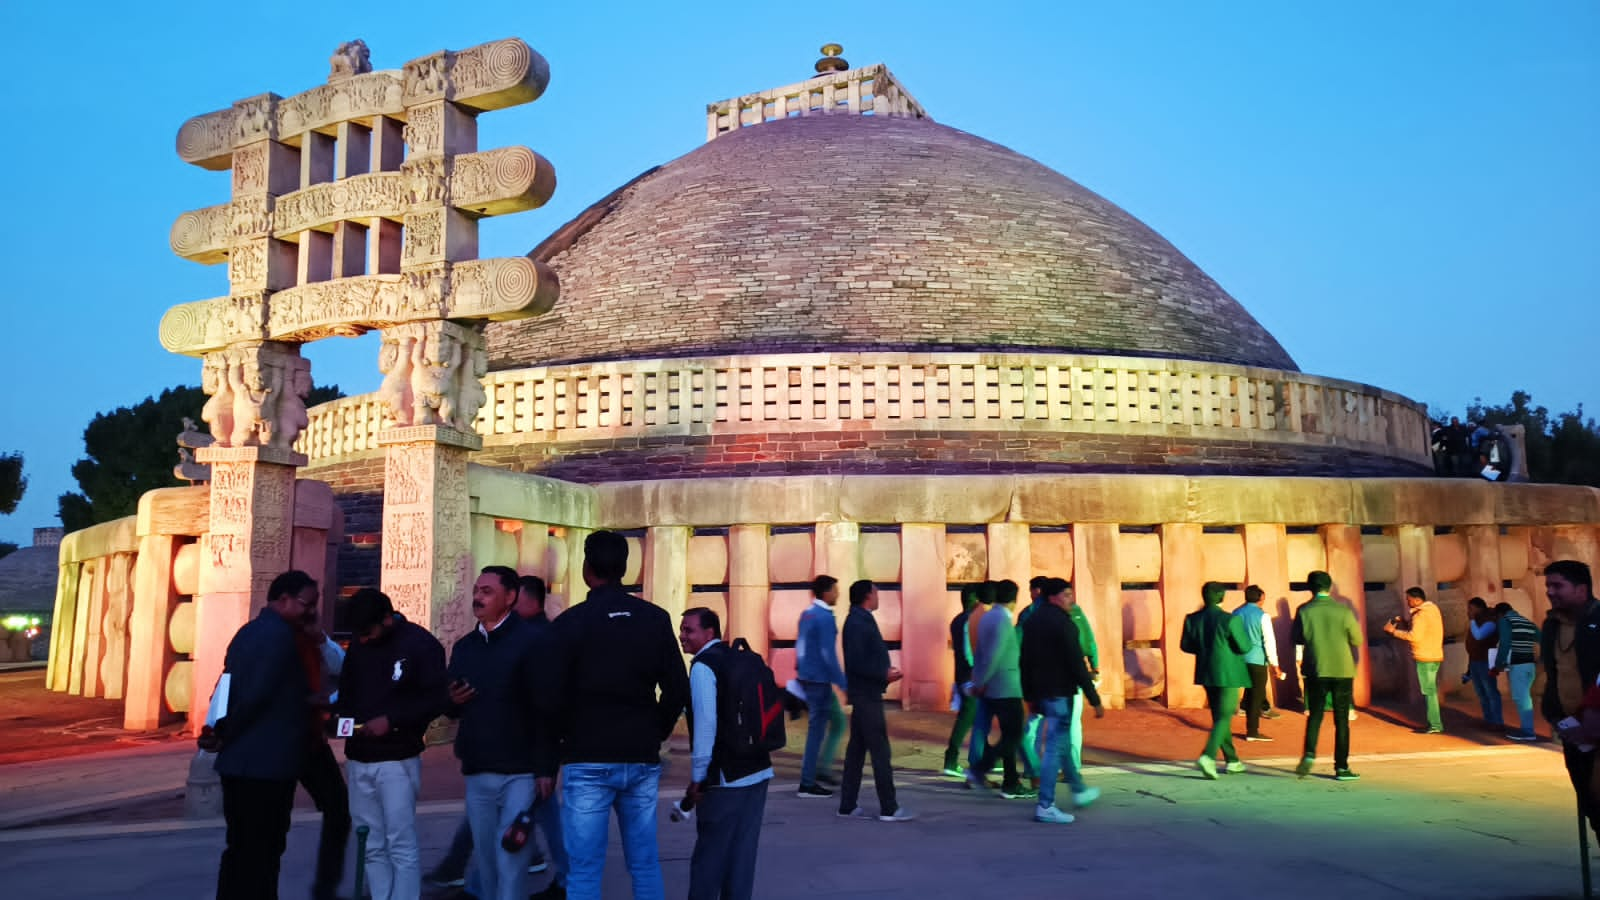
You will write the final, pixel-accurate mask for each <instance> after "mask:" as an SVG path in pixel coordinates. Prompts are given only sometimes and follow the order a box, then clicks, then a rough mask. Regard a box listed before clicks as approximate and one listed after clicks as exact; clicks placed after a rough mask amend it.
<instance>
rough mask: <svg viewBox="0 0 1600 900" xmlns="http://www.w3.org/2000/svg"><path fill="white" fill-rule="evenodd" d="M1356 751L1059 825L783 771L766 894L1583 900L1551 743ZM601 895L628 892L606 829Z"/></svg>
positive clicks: (671, 862)
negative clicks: (890, 813) (844, 813)
mask: <svg viewBox="0 0 1600 900" xmlns="http://www.w3.org/2000/svg"><path fill="white" fill-rule="evenodd" d="M437 752H438V751H437V750H434V751H430V753H437ZM1357 762H1358V763H1359V770H1360V771H1361V772H1362V774H1363V776H1364V777H1363V779H1362V780H1361V781H1360V782H1357V783H1354V784H1342V783H1337V782H1334V781H1332V780H1331V779H1329V778H1327V777H1325V776H1326V773H1325V772H1324V773H1319V775H1318V776H1316V777H1312V778H1308V779H1305V780H1298V779H1296V778H1294V776H1293V775H1292V774H1291V773H1290V772H1289V771H1288V770H1289V768H1290V766H1292V764H1293V760H1292V758H1290V757H1287V756H1285V757H1279V758H1269V759H1261V760H1257V761H1255V762H1253V763H1252V765H1251V770H1250V771H1249V772H1247V773H1245V774H1243V775H1233V776H1224V777H1223V778H1222V779H1221V780H1220V781H1216V782H1208V781H1205V780H1203V779H1201V778H1200V777H1199V776H1198V775H1197V774H1196V773H1195V772H1194V771H1193V769H1192V768H1191V767H1190V766H1189V765H1187V764H1164V763H1153V762H1129V763H1124V764H1120V765H1115V766H1095V767H1093V768H1092V769H1091V770H1090V771H1089V773H1088V776H1089V778H1090V781H1091V783H1093V784H1096V785H1098V786H1099V787H1101V788H1103V789H1104V790H1105V795H1104V796H1103V797H1102V799H1101V800H1100V802H1099V803H1097V804H1096V805H1095V806H1094V807H1093V808H1091V809H1089V810H1088V811H1086V812H1084V813H1083V815H1082V816H1081V818H1080V819H1079V821H1078V822H1076V823H1074V824H1072V825H1066V826H1049V825H1039V824H1035V823H1033V822H1032V821H1031V818H1030V813H1031V808H1032V803H1031V802H1030V801H1006V800H1002V799H999V798H998V797H986V796H978V795H976V794H974V793H972V792H969V791H967V790H965V789H963V788H961V787H960V786H959V785H957V784H955V783H954V782H951V781H948V780H946V779H944V778H941V777H939V776H937V775H935V774H933V773H930V772H926V771H901V772H898V773H897V781H898V783H899V784H900V785H901V789H902V802H903V803H905V804H906V805H908V806H910V807H912V808H913V809H915V810H917V811H918V812H919V813H920V814H921V818H920V819H919V820H918V821H915V822H911V823H906V824H888V823H880V822H877V821H875V820H874V821H869V822H860V821H843V820H839V819H837V818H836V817H835V816H834V810H835V806H834V804H833V803H831V802H828V801H808V800H800V799H798V798H796V797H795V795H794V792H793V788H794V782H793V780H792V776H787V777H784V778H781V779H780V781H778V782H776V783H775V785H774V788H773V792H772V794H771V796H770V799H769V802H768V807H767V815H766V824H765V827H764V830H763V834H762V853H761V860H760V867H759V871H760V879H761V881H760V889H759V890H758V892H757V896H758V897H763V898H776V900H784V898H802V897H805V898H809V897H815V896H818V895H826V896H832V897H839V898H849V900H868V898H873V900H876V898H897V897H908V898H909V897H918V898H925V897H974V896H980V895H982V896H995V895H997V894H998V895H1000V896H1004V897H1007V898H1013V897H1014V898H1030V897H1058V896H1063V895H1066V894H1068V893H1071V894H1073V895H1076V896H1080V897H1112V896H1121V897H1165V896H1176V895H1180V894H1182V895H1189V896H1197V897H1209V896H1223V895H1227V894H1230V893H1236V892H1239V893H1243V894H1247V895H1249V896H1252V897H1271V896H1284V895H1291V894H1292V895H1293V896H1295V897H1296V898H1297V900H1315V898H1322V897H1327V898H1348V897H1352V896H1358V897H1360V898H1362V900H1386V898H1407V897H1439V898H1446V897H1448V898H1468V897H1483V898H1512V897H1527V898H1533V897H1541V898H1543V897H1576V896H1580V891H1579V872H1578V856H1577V849H1576V837H1575V834H1576V832H1575V822H1574V814H1573V812H1572V801H1571V794H1570V789H1569V788H1568V787H1567V786H1566V784H1565V782H1564V779H1563V776H1562V771H1561V766H1560V757H1559V755H1558V754H1557V753H1556V752H1555V751H1554V749H1553V748H1552V747H1549V746H1542V745H1541V746H1531V747H1523V746H1496V747H1485V748H1467V749H1459V750H1442V751H1421V752H1411V753H1392V754H1380V755H1376V756H1367V757H1359V756H1358V758H1357ZM1323 768H1327V764H1326V763H1324V766H1323ZM680 780H681V772H680V773H679V774H678V775H676V776H674V775H669V776H668V778H667V785H669V786H670V787H667V788H665V789H664V790H663V795H664V796H665V797H673V796H676V795H677V793H678V791H679V787H678V782H679V781H680ZM865 799H866V802H865V805H867V806H868V807H869V809H871V808H874V807H875V804H874V803H873V802H872V800H871V798H870V796H869V797H867V798H865ZM460 808H461V804H460V802H459V801H430V802H427V803H425V804H424V805H423V806H422V808H421V810H420V811H421V815H420V819H419V821H420V823H421V830H422V843H423V847H424V857H425V859H429V860H431V859H435V858H437V856H438V855H439V853H440V852H441V851H442V850H443V848H444V846H445V845H446V844H447V843H448V841H449V838H450V833H451V831H452V829H453V828H454V827H455V824H456V821H457V818H458V815H459V811H460ZM663 809H665V804H663ZM316 829H317V824H316V818H315V815H314V814H311V813H308V812H305V811H302V812H300V813H298V814H297V816H296V824H295V826H294V829H293V832H292V833H291V835H290V840H289V849H288V852H287V853H286V854H285V862H286V869H285V875H284V879H283V896H284V897H289V898H292V897H301V896H306V894H307V890H308V886H309V884H308V878H309V864H310V862H311V860H312V858H313V855H314V852H315V840H316ZM660 842H661V851H662V859H663V869H664V873H665V877H666V880H667V884H668V894H669V896H676V895H680V894H681V893H682V892H683V891H684V890H685V886H686V884H687V873H688V858H689V853H690V850H691V848H692V845H693V829H692V827H690V826H679V825H673V824H671V823H669V822H668V821H667V819H666V817H665V816H664V815H663V816H662V817H661V826H660ZM221 846H222V832H221V827H220V825H219V823H216V822H215V821H209V822H205V821H202V822H191V821H181V820H179V821H158V822H145V823H132V824H119V823H91V824H83V825H70V826H57V827H38V828H30V829H14V830H10V831H0V860H3V862H4V866H5V870H6V873H7V874H6V879H5V890H4V891H3V893H4V894H5V895H6V896H7V897H17V898H33V897H50V898H62V900H73V898H85V900H87V898H111V897H144V896H162V897H180V898H200V897H207V896H210V893H209V892H210V890H211V886H212V884H213V878H214V877H215V866H216V860H217V855H218V853H219V852H220V850H221ZM543 877H544V876H540V878H541V879H542V878H543ZM542 884H543V882H542V881H541V880H536V881H535V882H534V885H535V886H536V887H537V886H540V885H542ZM605 895H606V896H607V897H626V896H629V893H628V888H627V882H626V875H625V872H624V870H623V868H622V860H621V856H620V851H619V848H618V846H617V843H616V839H615V835H613V838H612V843H611V854H610V860H609V862H608V868H607V875H606V891H605Z"/></svg>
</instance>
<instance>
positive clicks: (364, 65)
mask: <svg viewBox="0 0 1600 900" xmlns="http://www.w3.org/2000/svg"><path fill="white" fill-rule="evenodd" d="M371 71H372V52H371V51H370V50H368V49H367V42H366V41H363V40H354V41H345V42H344V43H342V44H340V45H339V47H338V49H336V50H334V51H333V57H332V58H331V59H329V61H328V80H329V81H338V80H340V79H344V78H349V77H351V76H353V75H365V74H366V73H368V72H371Z"/></svg>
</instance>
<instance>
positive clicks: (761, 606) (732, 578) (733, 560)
mask: <svg viewBox="0 0 1600 900" xmlns="http://www.w3.org/2000/svg"><path fill="white" fill-rule="evenodd" d="M767 535H768V527H767V526H766V525H734V526H732V527H730V528H729V529H728V621H727V622H726V623H725V624H726V625H727V629H728V633H729V634H732V635H736V636H738V637H742V638H744V639H745V640H747V641H749V642H750V647H751V649H753V650H755V651H756V652H757V653H760V654H761V655H762V656H766V655H768V654H767V650H768V648H769V647H770V646H771V636H772V628H771V626H770V625H769V624H768V622H767V617H768V612H769V607H770V604H771V599H772V581H771V576H770V574H769V573H768V570H767V562H768V561H767V549H768V541H767Z"/></svg>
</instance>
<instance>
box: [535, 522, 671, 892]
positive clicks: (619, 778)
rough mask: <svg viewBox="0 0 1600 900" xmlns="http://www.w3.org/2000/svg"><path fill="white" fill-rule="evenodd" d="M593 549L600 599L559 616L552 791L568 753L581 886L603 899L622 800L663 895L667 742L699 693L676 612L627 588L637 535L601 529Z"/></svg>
mask: <svg viewBox="0 0 1600 900" xmlns="http://www.w3.org/2000/svg"><path fill="white" fill-rule="evenodd" d="M583 552H584V560H583V580H584V582H585V583H586V584H588V586H589V598H588V599H587V600H585V601H584V602H583V603H579V604H577V605H575V606H573V607H571V608H569V609H567V610H566V611H565V612H563V613H562V614H561V615H559V616H557V617H556V619H555V621H553V622H552V623H551V625H550V631H551V635H552V641H551V653H550V668H549V673H548V678H547V679H546V683H545V684H544V685H543V689H542V691H541V694H540V696H541V699H542V701H543V703H544V712H545V715H547V716H548V717H550V719H551V720H552V721H553V722H554V723H555V731H554V733H543V734H542V735H541V737H542V738H543V739H544V740H542V742H541V745H540V748H539V765H538V774H539V782H540V791H541V793H542V792H545V791H548V790H550V789H551V787H552V786H553V784H554V780H555V774H556V766H557V764H558V762H559V763H560V764H561V806H562V816H561V827H562V831H563V832H565V834H566V849H567V853H568V855H569V856H570V857H571V869H570V871H569V873H568V879H567V892H568V895H569V896H571V897H574V898H582V900H599V898H600V878H601V875H602V873H603V872H604V870H605V863H606V836H607V829H608V828H609V825H610V821H611V810H612V809H615V810H616V811H617V830H618V832H619V833H620V835H621V836H622V849H623V855H624V856H625V858H626V859H627V863H628V873H629V875H630V876H631V877H632V881H633V896H634V897H635V898H637V900H661V897H662V896H663V894H664V891H665V887H664V886H663V884H662V881H661V860H660V853H659V850H658V849H657V847H656V798H657V796H658V791H659V785H660V781H661V742H662V741H665V740H666V739H667V738H668V737H669V736H671V734H672V729H673V726H675V725H676V724H677V722H678V717H679V716H680V715H682V714H683V708H684V706H685V705H687V704H688V702H689V675H688V672H687V671H686V670H685V669H684V665H683V656H682V654H681V653H680V652H679V649H678V638H677V635H676V634H675V633H674V630H673V627H672V619H671V617H669V616H668V615H667V612H666V610H664V609H662V608H660V607H658V606H655V605H652V604H650V603H646V602H645V601H644V600H642V599H640V598H638V597H635V596H633V595H632V594H629V593H628V592H627V591H624V590H623V589H622V576H623V573H624V572H626V571H627V568H628V542H627V539H626V538H624V537H623V536H622V535H620V534H616V533H614V532H610V531H596V532H595V533H593V534H591V535H589V537H588V538H587V539H586V540H585V541H584V543H583ZM658 691H659V696H658V693H657V692H658ZM555 737H558V738H559V741H552V740H550V738H555Z"/></svg>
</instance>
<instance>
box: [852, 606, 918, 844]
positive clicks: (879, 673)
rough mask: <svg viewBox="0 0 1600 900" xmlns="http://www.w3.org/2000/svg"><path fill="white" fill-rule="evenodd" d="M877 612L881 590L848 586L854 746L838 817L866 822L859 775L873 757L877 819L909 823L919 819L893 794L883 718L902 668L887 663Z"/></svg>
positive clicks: (886, 733) (886, 734)
mask: <svg viewBox="0 0 1600 900" xmlns="http://www.w3.org/2000/svg"><path fill="white" fill-rule="evenodd" d="M877 608H878V589H877V588H875V587H873V586H872V582H870V581H865V580H863V581H857V582H855V583H854V584H852V585H850V614H849V615H848V616H846V617H845V620H844V675H845V683H846V684H848V685H849V687H848V688H847V690H846V693H847V694H848V696H849V699H850V742H849V743H848V744H846V745H845V749H844V780H843V782H842V783H841V784H840V785H839V815H840V817H842V818H847V819H859V818H865V817H866V813H865V812H863V811H862V809H861V807H860V806H857V805H856V800H858V799H859V798H860V796H861V776H862V774H863V772H864V770H865V766H866V760H867V756H868V755H869V754H870V755H871V756H872V780H873V783H874V786H875V787H876V788H877V790H878V818H879V819H880V820H882V821H884V822H909V821H911V820H912V819H914V818H916V815H915V814H913V813H912V812H911V811H910V810H908V809H906V808H905V807H904V806H901V805H900V801H899V800H898V799H897V798H896V797H895V792H894V770H893V769H892V768H891V766H890V755H889V725H888V722H886V721H885V720H884V718H883V692H884V691H885V690H888V688H889V685H891V684H893V683H894V682H896V681H899V680H900V677H901V675H900V670H899V669H897V668H895V667H894V666H892V665H890V664H889V645H888V644H886V643H884V641H883V632H881V631H879V630H878V620H877V619H875V618H873V616H872V612H873V610H876V609H877Z"/></svg>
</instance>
